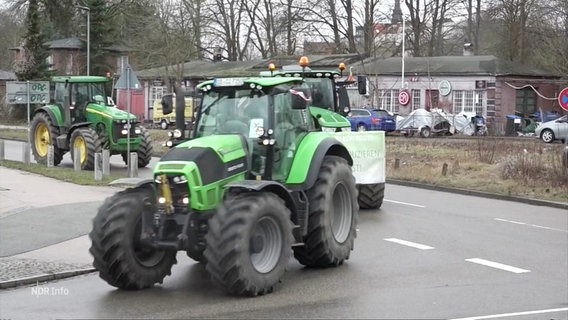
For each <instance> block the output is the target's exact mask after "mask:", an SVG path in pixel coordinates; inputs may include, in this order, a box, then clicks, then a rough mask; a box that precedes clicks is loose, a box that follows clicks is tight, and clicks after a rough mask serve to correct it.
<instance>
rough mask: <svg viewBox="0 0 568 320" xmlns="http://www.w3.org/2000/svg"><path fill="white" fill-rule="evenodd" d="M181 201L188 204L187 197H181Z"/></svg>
mask: <svg viewBox="0 0 568 320" xmlns="http://www.w3.org/2000/svg"><path fill="white" fill-rule="evenodd" d="M181 202H183V204H189V198H188V197H183V199H181Z"/></svg>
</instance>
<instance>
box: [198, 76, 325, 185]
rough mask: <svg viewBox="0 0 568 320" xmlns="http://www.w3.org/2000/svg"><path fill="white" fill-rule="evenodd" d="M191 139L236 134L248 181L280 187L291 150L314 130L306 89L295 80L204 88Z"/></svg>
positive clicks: (219, 82) (217, 83)
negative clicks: (243, 151) (275, 182)
mask: <svg viewBox="0 0 568 320" xmlns="http://www.w3.org/2000/svg"><path fill="white" fill-rule="evenodd" d="M199 89H201V91H202V92H203V96H202V104H201V107H200V109H199V114H198V115H197V120H196V123H195V128H194V132H193V138H194V139H197V138H202V137H207V136H215V135H225V134H227V135H229V134H239V135H241V137H242V138H243V139H244V141H246V145H247V146H248V151H249V155H250V157H249V159H248V165H247V166H248V167H249V168H250V173H251V175H252V176H258V177H263V179H267V180H279V181H284V180H285V178H286V177H287V175H288V172H289V170H290V166H291V159H293V157H294V155H295V150H296V146H297V145H298V144H299V141H300V140H301V139H302V138H303V137H304V136H305V135H306V134H307V132H309V131H313V130H315V123H314V121H313V118H312V117H309V116H307V114H308V112H307V106H308V104H309V103H310V101H311V99H310V87H309V86H307V85H306V84H305V83H302V79H301V78H286V79H265V78H250V79H241V78H227V79H216V80H212V81H208V82H204V83H202V84H200V85H199Z"/></svg>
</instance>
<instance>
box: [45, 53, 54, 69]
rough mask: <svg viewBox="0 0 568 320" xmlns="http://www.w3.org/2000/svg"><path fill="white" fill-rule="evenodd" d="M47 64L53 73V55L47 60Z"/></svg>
mask: <svg viewBox="0 0 568 320" xmlns="http://www.w3.org/2000/svg"><path fill="white" fill-rule="evenodd" d="M45 62H46V63H47V65H48V66H49V69H48V70H50V71H52V70H53V55H52V54H50V55H49V57H47V58H45Z"/></svg>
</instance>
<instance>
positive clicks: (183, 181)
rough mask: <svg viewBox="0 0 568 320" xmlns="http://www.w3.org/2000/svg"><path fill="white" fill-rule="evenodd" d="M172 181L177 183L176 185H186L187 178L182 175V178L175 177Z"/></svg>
mask: <svg viewBox="0 0 568 320" xmlns="http://www.w3.org/2000/svg"><path fill="white" fill-rule="evenodd" d="M173 181H174V183H178V184H181V183H186V182H187V178H186V177H185V176H183V175H182V176H176V177H174V178H173Z"/></svg>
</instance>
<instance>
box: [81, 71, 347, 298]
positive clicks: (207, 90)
mask: <svg viewBox="0 0 568 320" xmlns="http://www.w3.org/2000/svg"><path fill="white" fill-rule="evenodd" d="M198 89H199V90H200V91H201V92H202V101H201V106H200V108H199V110H198V113H197V118H196V122H195V125H194V127H193V132H192V138H191V139H190V140H187V141H185V142H181V143H179V144H177V145H175V146H173V147H172V148H171V149H170V150H169V151H168V152H167V153H166V154H165V155H164V156H163V157H162V158H161V159H160V161H159V162H158V163H157V164H156V165H155V167H154V177H153V179H147V180H142V179H119V180H117V181H115V184H130V188H127V189H125V190H124V191H120V192H118V193H117V194H115V195H113V196H111V197H109V198H108V199H107V200H106V201H105V202H104V203H103V204H102V205H101V207H100V208H99V210H98V213H97V216H96V217H95V219H94V220H93V229H92V231H91V233H90V238H91V241H92V245H91V248H90V252H91V254H92V255H93V257H94V263H93V264H94V267H95V268H96V269H97V270H98V271H99V275H100V277H101V278H102V279H104V280H105V281H106V282H107V283H109V284H110V285H112V286H115V287H118V288H122V289H142V288H147V287H151V286H153V285H154V284H156V283H162V281H163V279H164V278H165V277H166V276H167V275H169V274H170V270H171V268H172V265H173V264H175V263H176V262H177V261H176V253H177V252H178V251H185V252H186V253H187V255H188V256H189V257H190V258H192V259H194V260H195V261H198V262H202V263H204V265H205V268H206V270H207V271H208V273H209V274H210V276H211V278H212V280H213V282H215V283H217V284H218V285H220V286H221V287H222V288H224V289H225V290H226V291H227V292H229V293H231V294H235V295H248V296H257V295H263V294H266V293H270V292H272V291H273V289H274V286H275V285H276V284H277V283H279V282H280V280H281V278H282V276H283V274H284V272H285V270H286V268H287V266H288V263H289V259H290V257H291V256H292V255H293V256H294V257H295V258H296V259H297V260H298V261H299V262H300V263H301V264H303V265H305V266H308V267H314V268H326V267H335V266H338V265H341V264H342V263H343V262H344V261H345V260H346V259H348V258H349V256H350V252H351V251H352V250H353V246H354V240H355V237H356V226H357V219H358V204H357V189H356V186H355V178H354V176H353V174H352V168H351V165H352V164H353V159H352V158H351V156H350V154H349V152H348V150H347V148H346V147H345V146H344V145H343V144H342V143H341V142H340V141H338V140H337V139H336V138H335V137H334V135H333V134H332V133H328V132H323V131H321V130H320V129H318V124H317V121H316V120H315V118H314V117H312V116H311V115H310V112H309V109H308V100H309V93H310V88H309V86H307V85H306V84H305V83H304V81H303V79H302V78H298V77H287V78H260V77H259V78H223V79H214V80H210V81H206V82H203V83H201V84H200V85H199V86H198Z"/></svg>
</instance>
